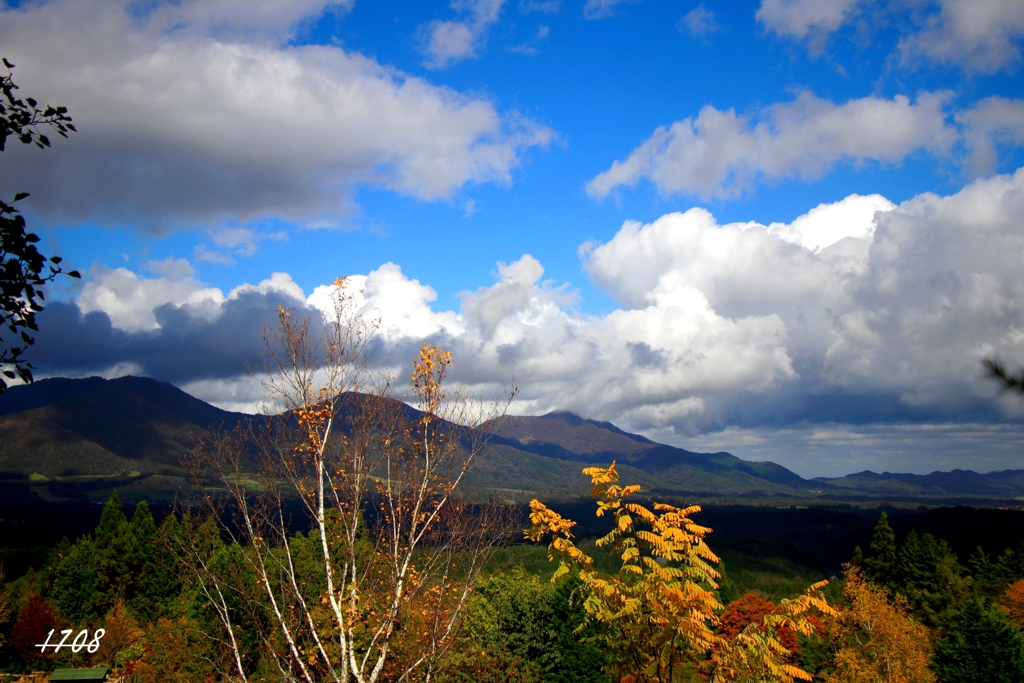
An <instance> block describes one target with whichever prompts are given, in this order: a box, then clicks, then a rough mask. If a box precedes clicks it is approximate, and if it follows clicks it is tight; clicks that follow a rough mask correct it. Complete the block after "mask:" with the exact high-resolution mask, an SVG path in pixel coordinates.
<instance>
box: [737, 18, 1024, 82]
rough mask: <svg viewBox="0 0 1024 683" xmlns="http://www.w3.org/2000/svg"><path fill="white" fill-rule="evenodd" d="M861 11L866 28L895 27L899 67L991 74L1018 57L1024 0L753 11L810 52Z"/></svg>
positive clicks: (770, 27)
mask: <svg viewBox="0 0 1024 683" xmlns="http://www.w3.org/2000/svg"><path fill="white" fill-rule="evenodd" d="M861 15H863V19H864V21H863V22H862V23H863V24H864V26H865V27H867V26H870V25H876V26H878V25H886V24H893V23H895V24H896V25H897V26H899V27H900V29H901V30H900V34H901V38H900V39H899V41H898V43H897V45H896V51H897V53H898V54H899V60H898V61H899V63H900V64H901V65H902V66H904V67H913V66H916V65H917V64H919V63H921V62H929V63H931V64H940V65H946V66H953V67H960V68H962V69H963V70H964V71H966V72H968V73H975V72H980V73H986V74H992V73H996V72H998V71H1001V70H1004V69H1006V70H1013V69H1015V68H1016V66H1017V64H1018V63H1019V62H1020V58H1021V52H1020V40H1021V38H1024V0H914V1H913V2H889V3H877V2H871V1H870V0H762V2H761V6H760V7H759V8H758V10H757V13H756V16H757V20H758V21H759V22H760V23H761V25H762V26H764V28H765V30H767V31H769V32H772V33H775V34H776V35H778V36H780V37H783V38H790V39H794V40H798V41H804V40H806V41H807V43H808V45H809V48H810V51H811V53H812V54H814V53H817V52H820V51H821V49H822V48H823V46H824V43H825V41H826V40H827V39H828V38H829V37H830V36H831V35H832V34H834V33H836V32H837V31H839V30H840V29H841V28H842V27H843V26H844V25H848V24H850V23H852V22H853V21H854V20H855V19H857V18H858V17H860V16H861ZM922 17H923V18H922ZM860 42H861V43H862V44H868V41H860Z"/></svg>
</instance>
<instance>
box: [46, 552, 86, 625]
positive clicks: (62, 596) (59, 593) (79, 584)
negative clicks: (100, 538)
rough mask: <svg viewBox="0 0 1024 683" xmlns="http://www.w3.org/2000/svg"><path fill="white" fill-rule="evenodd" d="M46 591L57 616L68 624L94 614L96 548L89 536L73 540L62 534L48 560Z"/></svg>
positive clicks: (76, 622)
mask: <svg viewBox="0 0 1024 683" xmlns="http://www.w3.org/2000/svg"><path fill="white" fill-rule="evenodd" d="M46 595H47V596H48V597H49V598H50V599H51V600H52V601H53V603H54V605H55V606H56V607H57V611H58V613H59V614H60V616H61V617H63V618H64V619H66V620H67V621H69V622H70V623H72V624H78V623H82V622H84V621H87V620H88V619H90V618H92V617H96V616H98V615H97V613H96V610H95V607H96V548H95V546H94V545H93V540H92V537H91V536H88V535H86V536H82V537H81V538H79V539H78V540H77V541H75V542H74V543H70V542H69V541H68V540H67V539H66V538H65V539H63V540H62V541H61V542H60V545H58V546H57V552H56V553H55V554H54V555H53V557H52V559H51V560H50V566H49V568H48V575H47V581H46Z"/></svg>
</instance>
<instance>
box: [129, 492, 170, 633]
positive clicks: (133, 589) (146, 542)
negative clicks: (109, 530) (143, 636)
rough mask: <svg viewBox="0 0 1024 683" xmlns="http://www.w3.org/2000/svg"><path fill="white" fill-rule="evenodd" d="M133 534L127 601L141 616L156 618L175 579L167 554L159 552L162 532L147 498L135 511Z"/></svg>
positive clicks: (130, 547)
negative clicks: (166, 560)
mask: <svg viewBox="0 0 1024 683" xmlns="http://www.w3.org/2000/svg"><path fill="white" fill-rule="evenodd" d="M128 526H129V531H130V533H131V536H132V541H133V542H132V543H131V544H129V548H128V550H129V555H128V556H127V557H126V558H125V560H126V565H127V569H128V571H129V576H128V577H126V578H127V581H126V586H125V602H126V603H127V605H128V608H129V609H130V610H131V611H132V612H133V613H134V614H135V615H136V616H138V617H139V618H140V619H143V620H144V621H153V620H154V619H156V618H157V617H158V616H160V614H161V613H162V612H163V607H164V602H165V601H166V599H167V598H169V597H171V596H170V595H168V592H169V591H172V590H174V588H175V585H174V584H175V582H174V581H173V579H172V577H170V576H168V575H169V573H170V567H168V565H167V563H166V562H165V558H166V557H167V554H166V553H158V549H159V545H160V537H159V532H158V531H157V528H156V523H155V522H154V521H153V513H151V512H150V511H149V506H148V505H146V501H142V502H140V503H139V504H138V505H136V506H135V514H134V515H132V521H131V523H130V524H129V525H128Z"/></svg>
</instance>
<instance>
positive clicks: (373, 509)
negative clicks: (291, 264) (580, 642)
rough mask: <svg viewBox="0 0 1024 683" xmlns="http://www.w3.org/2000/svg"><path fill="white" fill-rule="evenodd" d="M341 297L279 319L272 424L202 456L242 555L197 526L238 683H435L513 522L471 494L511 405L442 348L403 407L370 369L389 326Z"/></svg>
mask: <svg viewBox="0 0 1024 683" xmlns="http://www.w3.org/2000/svg"><path fill="white" fill-rule="evenodd" d="M334 284H335V288H334V297H333V309H332V310H327V311H324V313H323V315H322V317H320V316H304V317H300V316H299V315H298V314H297V313H296V312H294V311H289V310H285V309H279V311H278V326H277V328H276V329H267V330H265V334H264V341H265V342H266V346H267V352H268V353H267V356H266V360H267V368H266V371H267V372H266V376H265V378H264V379H263V380H262V381H263V385H264V388H265V389H266V396H267V398H266V400H265V403H264V405H263V409H262V411H261V412H262V416H261V417H260V418H259V419H258V420H254V421H253V422H252V423H250V424H249V425H248V426H247V427H246V428H244V429H243V430H241V431H238V432H235V433H232V434H228V435H226V436H222V437H218V438H216V439H213V440H211V441H209V442H207V443H206V444H204V445H203V446H202V447H201V448H200V449H198V450H197V451H196V454H195V463H194V464H195V469H196V473H197V474H198V475H199V478H200V480H202V481H205V482H206V483H207V486H208V489H207V492H206V493H207V496H206V501H207V503H208V504H209V511H210V513H211V516H210V517H211V519H214V520H216V521H217V522H219V526H220V533H221V534H222V535H223V536H224V537H225V538H226V539H227V541H228V543H227V544H224V543H221V542H220V540H219V539H217V538H212V539H211V538H209V525H208V524H207V525H205V527H204V526H203V525H193V529H194V530H195V532H196V533H194V534H192V535H191V536H189V535H186V536H185V538H186V540H185V542H184V543H183V544H182V550H183V555H184V558H183V559H184V560H185V563H186V565H187V566H189V567H190V568H191V569H192V570H193V571H192V574H193V579H194V580H193V584H194V586H195V588H196V591H197V592H198V594H199V595H200V597H201V600H202V602H203V603H204V605H205V606H206V609H207V613H209V614H213V615H215V616H216V619H215V620H213V623H215V624H219V632H218V633H217V634H216V637H217V638H218V639H219V640H220V642H222V643H223V644H224V649H225V650H226V651H227V652H228V653H229V655H228V656H226V657H225V659H224V661H225V662H228V665H226V666H225V665H222V668H223V669H224V670H223V671H222V673H223V674H224V676H225V677H226V678H230V679H231V680H242V681H246V680H252V679H254V678H256V679H259V678H261V677H262V676H265V675H269V676H270V677H272V678H273V679H274V680H285V681H310V682H312V681H335V682H339V683H342V682H343V683H348V681H358V682H359V683H374V682H375V681H384V680H387V681H401V680H410V679H414V680H430V679H431V677H432V676H433V674H434V671H435V667H436V665H437V663H438V661H439V659H440V658H441V655H442V654H443V653H444V651H445V649H446V648H447V647H448V646H449V645H450V643H451V642H452V639H453V637H454V635H455V632H456V630H457V627H458V624H459V618H460V614H461V612H462V608H463V606H464V604H465V602H466V600H467V597H468V596H469V593H470V590H471V587H472V585H473V582H474V581H475V580H476V578H477V575H478V573H479V571H480V569H481V568H482V566H483V564H484V563H485V561H486V560H487V559H488V558H489V556H490V551H491V549H492V548H494V547H495V545H496V543H497V542H498V541H499V540H500V539H501V538H502V537H503V535H504V534H505V533H507V530H508V529H509V526H510V519H511V515H510V514H509V513H508V512H507V511H506V510H505V509H503V508H501V507H497V506H488V505H481V504H470V503H468V502H466V501H465V500H463V499H461V498H460V497H459V496H458V488H459V485H460V483H461V482H462V481H463V479H464V477H465V475H466V472H467V471H468V470H469V468H470V466H471V465H472V463H473V460H474V458H475V457H476V455H477V454H478V453H479V451H480V449H481V448H482V447H483V445H484V443H485V442H486V438H487V435H488V434H490V433H492V432H493V431H495V430H496V429H497V426H498V425H497V424H496V423H498V422H500V421H501V419H502V418H503V416H504V414H505V410H506V408H507V406H508V402H509V401H510V400H511V396H506V397H505V398H504V399H500V400H495V401H494V402H492V403H484V402H482V401H480V400H476V399H473V398H472V397H471V396H469V395H467V394H466V393H465V392H463V391H460V390H453V389H450V388H448V387H446V386H445V383H444V381H445V378H446V375H447V373H448V371H449V369H450V367H451V364H452V357H451V355H450V354H449V353H448V352H446V351H443V350H441V349H439V348H437V347H434V346H429V345H424V346H423V347H422V349H421V350H420V352H419V356H418V358H417V359H416V360H415V363H414V369H413V373H412V378H411V391H410V392H409V393H408V394H406V395H404V396H402V397H399V396H397V395H396V394H395V392H394V391H393V390H392V386H391V382H390V379H389V378H388V377H386V376H383V375H380V374H375V373H373V372H371V371H370V370H369V369H368V362H367V355H366V353H365V351H366V345H367V343H368V341H369V340H370V338H371V337H372V335H373V332H374V330H375V329H376V322H374V321H367V320H365V319H364V318H362V317H361V316H360V315H359V314H358V310H357V307H356V304H355V298H354V294H353V293H352V292H350V291H349V290H348V283H347V281H345V280H339V281H336V282H335V283H334ZM403 399H404V400H403ZM406 401H408V403H406ZM410 404H411V405H410ZM296 501H297V502H298V504H295V503H296ZM303 523H306V524H307V525H308V527H310V528H311V530H310V531H309V533H308V534H301V533H299V534H295V533H293V532H292V531H291V530H292V529H294V528H295V526H299V525H302V524H303ZM203 528H205V529H206V531H205V532H203V531H202V529H203ZM203 533H205V534H206V536H205V537H204V536H203ZM204 539H205V540H204ZM226 553H233V555H232V557H233V559H231V558H228V559H225V558H226ZM253 638H256V642H255V643H253V642H251V641H252V639H253ZM246 639H249V642H248V643H247V642H245V641H246ZM254 660H255V661H254Z"/></svg>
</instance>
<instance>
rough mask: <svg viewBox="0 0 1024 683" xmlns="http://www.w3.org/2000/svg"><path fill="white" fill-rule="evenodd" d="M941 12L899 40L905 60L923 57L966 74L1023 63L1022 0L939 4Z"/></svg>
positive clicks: (944, 1)
mask: <svg viewBox="0 0 1024 683" xmlns="http://www.w3.org/2000/svg"><path fill="white" fill-rule="evenodd" d="M937 4H938V5H939V11H938V12H937V13H935V14H933V15H932V16H931V17H929V19H928V21H927V23H926V24H925V26H924V27H923V28H922V29H921V30H920V31H918V32H916V33H913V34H911V35H908V36H905V37H903V38H901V39H900V42H899V50H900V54H901V56H902V59H903V62H904V63H905V64H906V63H913V62H915V61H917V60H918V59H921V58H925V59H928V60H931V61H933V62H937V63H940V64H951V65H955V66H960V67H961V68H963V69H964V70H965V71H968V72H980V73H986V74H991V73H996V72H997V71H1000V70H1002V69H1005V68H1012V67H1014V66H1015V65H1016V64H1017V63H1019V62H1020V57H1021V55H1020V46H1019V41H1020V39H1021V38H1022V37H1024V0H969V1H968V0H938V3H937Z"/></svg>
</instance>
